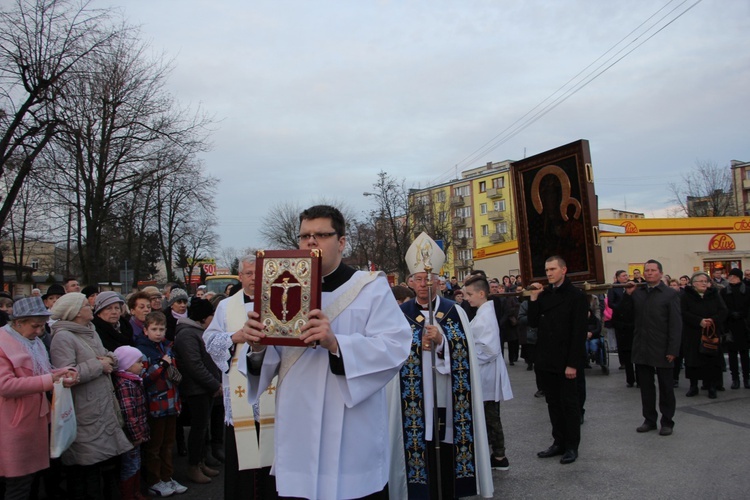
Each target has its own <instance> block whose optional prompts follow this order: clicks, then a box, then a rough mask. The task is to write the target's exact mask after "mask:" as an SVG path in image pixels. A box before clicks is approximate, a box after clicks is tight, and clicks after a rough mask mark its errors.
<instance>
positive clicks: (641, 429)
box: [635, 422, 656, 432]
mask: <svg viewBox="0 0 750 500" xmlns="http://www.w3.org/2000/svg"><path fill="white" fill-rule="evenodd" d="M655 430H656V424H651V423H649V422H643V423H642V424H641V426H640V427H636V429H635V431H636V432H649V431H655Z"/></svg>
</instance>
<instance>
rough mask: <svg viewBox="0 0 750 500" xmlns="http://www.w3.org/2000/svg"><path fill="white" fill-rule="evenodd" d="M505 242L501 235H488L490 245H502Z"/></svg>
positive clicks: (503, 236)
mask: <svg viewBox="0 0 750 500" xmlns="http://www.w3.org/2000/svg"><path fill="white" fill-rule="evenodd" d="M504 241H505V235H504V234H502V233H490V243H502V242H504Z"/></svg>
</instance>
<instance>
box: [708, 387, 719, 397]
mask: <svg viewBox="0 0 750 500" xmlns="http://www.w3.org/2000/svg"><path fill="white" fill-rule="evenodd" d="M716 396H717V395H716V389H715V388H713V387H709V388H708V399H716Z"/></svg>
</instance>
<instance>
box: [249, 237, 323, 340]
mask: <svg viewBox="0 0 750 500" xmlns="http://www.w3.org/2000/svg"><path fill="white" fill-rule="evenodd" d="M320 265H321V251H320V250H319V249H317V248H316V249H312V250H259V251H258V252H257V253H256V260H255V312H257V313H258V314H259V315H260V322H261V323H263V325H264V326H265V327H266V334H267V337H266V338H264V339H263V340H261V344H267V345H288V346H299V347H307V346H308V344H305V343H304V342H303V341H301V340H299V336H300V334H301V333H302V332H301V328H302V327H303V326H304V325H305V324H306V323H307V313H309V312H310V311H311V310H313V309H320V301H321V277H320Z"/></svg>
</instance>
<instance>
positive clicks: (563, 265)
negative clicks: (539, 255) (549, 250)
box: [544, 255, 568, 267]
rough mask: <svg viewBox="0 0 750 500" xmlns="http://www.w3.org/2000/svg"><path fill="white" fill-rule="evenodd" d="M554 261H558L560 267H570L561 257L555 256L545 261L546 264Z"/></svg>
mask: <svg viewBox="0 0 750 500" xmlns="http://www.w3.org/2000/svg"><path fill="white" fill-rule="evenodd" d="M553 260H556V261H557V263H558V264H559V265H560V267H568V265H567V264H566V263H565V259H563V258H562V257H560V256H559V255H553V256H552V257H549V258H548V259H547V260H545V261H544V263H545V264H546V263H547V262H552V261H553Z"/></svg>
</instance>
